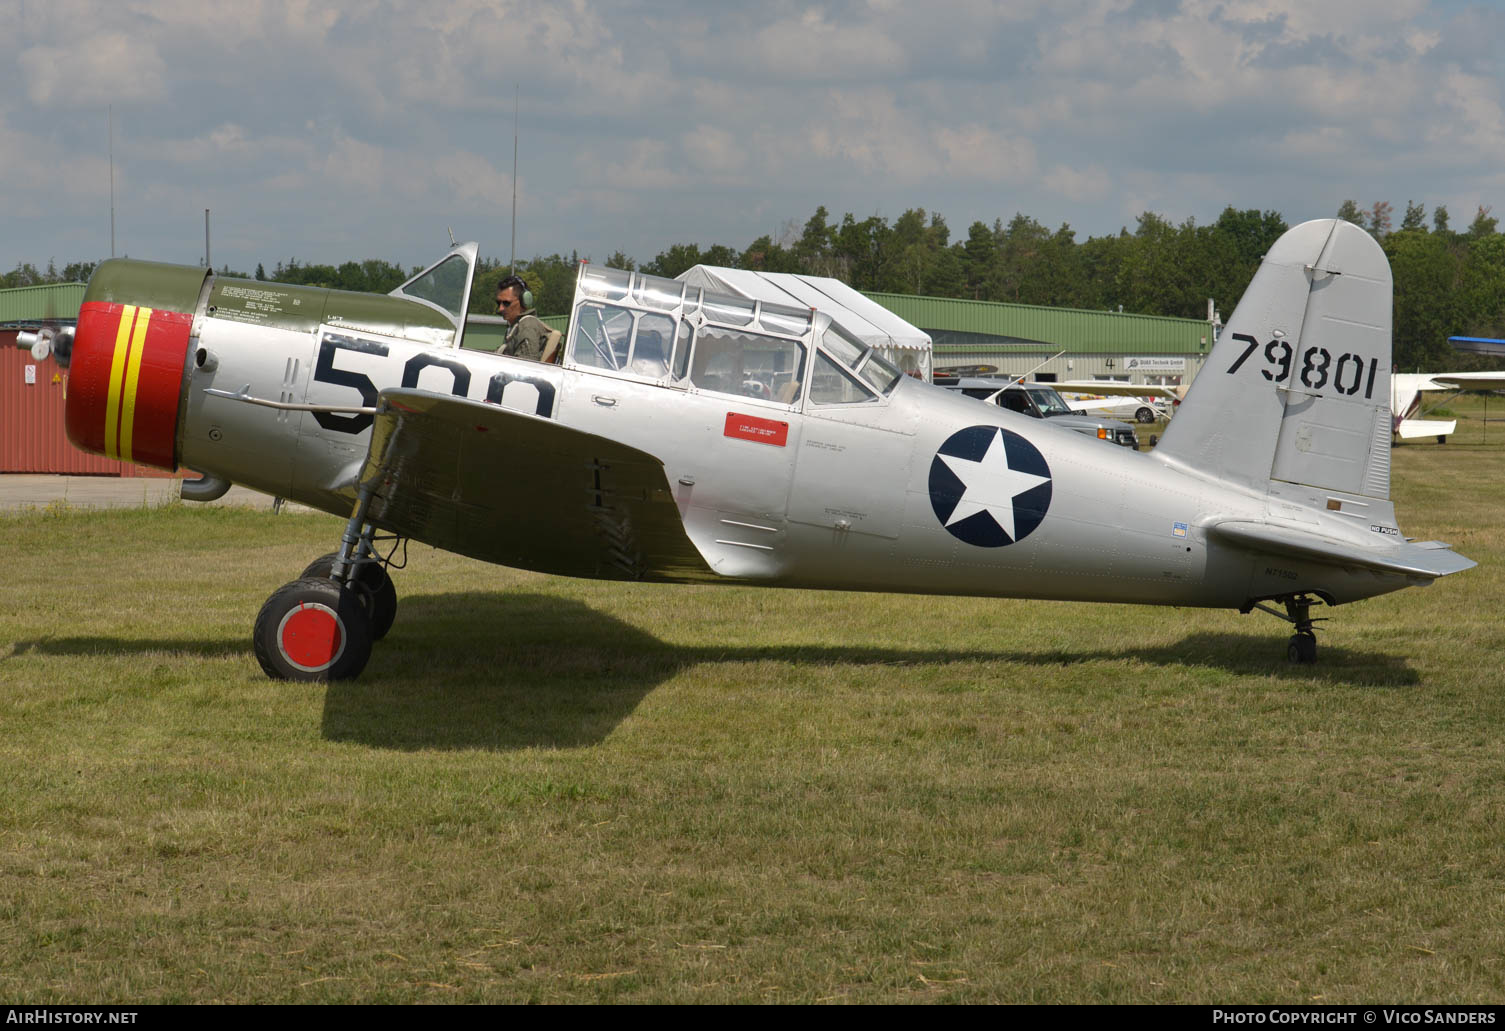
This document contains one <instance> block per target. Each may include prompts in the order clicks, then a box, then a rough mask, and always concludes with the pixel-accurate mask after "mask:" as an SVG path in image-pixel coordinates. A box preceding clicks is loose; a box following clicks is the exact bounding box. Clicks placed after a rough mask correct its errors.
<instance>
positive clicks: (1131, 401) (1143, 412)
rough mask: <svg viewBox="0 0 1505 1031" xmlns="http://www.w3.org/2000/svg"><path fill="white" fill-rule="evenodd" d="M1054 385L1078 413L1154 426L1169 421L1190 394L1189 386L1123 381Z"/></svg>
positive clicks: (1091, 381)
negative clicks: (1166, 385)
mask: <svg viewBox="0 0 1505 1031" xmlns="http://www.w3.org/2000/svg"><path fill="white" fill-rule="evenodd" d="M1051 386H1053V387H1055V388H1056V390H1057V391H1058V392H1059V393H1060V394H1061V396H1062V397H1063V398H1065V399H1066V403H1067V404H1068V405H1070V406H1071V410H1072V411H1074V412H1102V413H1104V414H1107V415H1111V416H1112V417H1113V418H1115V419H1132V420H1133V421H1135V422H1139V423H1151V422H1154V421H1155V420H1157V419H1169V418H1170V417H1171V415H1172V414H1174V410H1175V406H1176V405H1179V404H1180V403H1181V398H1182V397H1184V396H1185V394H1186V388H1185V387H1179V386H1177V387H1163V386H1156V385H1153V384H1149V383H1124V382H1121V381H1119V380H1095V379H1084V380H1068V381H1066V382H1064V383H1061V382H1057V383H1052V384H1051Z"/></svg>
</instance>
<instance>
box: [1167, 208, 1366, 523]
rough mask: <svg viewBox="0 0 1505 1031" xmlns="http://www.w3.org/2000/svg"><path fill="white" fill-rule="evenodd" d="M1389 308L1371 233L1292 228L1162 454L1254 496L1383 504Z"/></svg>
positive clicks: (1326, 223) (1269, 257) (1335, 227)
mask: <svg viewBox="0 0 1505 1031" xmlns="http://www.w3.org/2000/svg"><path fill="white" fill-rule="evenodd" d="M1390 310H1391V277H1390V264H1389V262H1388V261H1386V259H1385V254H1384V252H1383V251H1382V250H1381V249H1380V246H1379V244H1378V243H1376V242H1375V241H1374V239H1373V238H1372V237H1370V236H1369V234H1368V233H1366V232H1364V230H1362V229H1360V228H1359V227H1358V226H1356V225H1353V224H1352V223H1350V222H1345V221H1342V220H1338V219H1322V220H1318V221H1313V222H1305V223H1303V224H1301V225H1299V226H1296V227H1295V228H1293V229H1291V230H1289V231H1288V232H1287V233H1286V234H1285V235H1284V236H1282V237H1281V238H1280V239H1279V240H1277V241H1276V242H1275V245H1274V246H1273V247H1271V248H1270V252H1269V253H1268V254H1266V255H1265V259H1264V261H1263V262H1262V263H1261V265H1260V268H1259V271H1258V272H1256V273H1255V276H1254V279H1253V280H1252V281H1251V282H1250V284H1249V288H1248V290H1246V291H1245V292H1244V296H1243V297H1242V298H1241V299H1240V301H1239V304H1238V307H1237V309H1236V310H1235V311H1234V313H1233V317H1232V318H1231V319H1229V321H1228V325H1227V326H1226V327H1225V328H1224V330H1223V333H1222V334H1221V335H1220V336H1219V338H1218V342H1217V344H1216V345H1215V346H1214V347H1213V349H1212V353H1211V354H1210V355H1209V356H1208V359H1207V363H1206V365H1205V366H1204V367H1203V369H1202V372H1201V374H1200V375H1198V377H1197V379H1196V381H1195V382H1194V383H1193V384H1192V387H1191V389H1190V390H1189V391H1188V393H1187V397H1186V401H1185V402H1184V403H1183V404H1182V405H1181V408H1180V411H1179V412H1178V413H1177V414H1176V417H1175V419H1174V420H1172V422H1171V425H1170V426H1169V427H1168V428H1167V429H1166V433H1165V437H1164V439H1163V440H1162V441H1161V443H1160V445H1159V447H1157V448H1156V450H1155V454H1156V455H1158V456H1160V458H1161V460H1163V461H1168V462H1170V463H1172V464H1175V465H1179V466H1183V467H1186V468H1189V469H1192V470H1195V471H1197V472H1200V473H1204V474H1208V475H1212V476H1214V477H1217V478H1219V479H1224V480H1231V481H1234V482H1240V483H1244V484H1247V485H1249V486H1252V487H1255V488H1265V487H1266V486H1272V484H1271V481H1278V482H1279V483H1284V484H1291V485H1295V486H1296V487H1298V488H1301V487H1304V488H1309V489H1310V491H1311V492H1313V494H1314V495H1315V493H1317V492H1323V491H1327V492H1338V493H1342V494H1347V495H1353V496H1360V497H1368V498H1374V499H1377V500H1385V499H1388V497H1389V493H1390V368H1391V356H1390V318H1391V314H1390ZM1280 493H1283V494H1284V493H1287V492H1286V491H1284V490H1281V491H1280ZM1296 493H1306V492H1304V491H1299V490H1298V491H1297V492H1296ZM1314 500H1315V497H1314Z"/></svg>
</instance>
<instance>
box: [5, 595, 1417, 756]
mask: <svg viewBox="0 0 1505 1031" xmlns="http://www.w3.org/2000/svg"><path fill="white" fill-rule="evenodd" d="M1268 629H1270V628H1264V627H1262V628H1261V630H1268ZM1278 645H1279V640H1278V638H1277V637H1276V636H1275V635H1272V634H1270V633H1268V632H1251V633H1248V634H1234V633H1197V634H1191V635H1189V636H1187V637H1184V638H1182V639H1181V640H1180V641H1178V642H1176V643H1174V644H1171V645H1165V646H1160V647H1137V648H1136V647H1132V646H1130V647H1124V648H1113V649H1085V650H1053V651H1026V650H1022V649H1019V648H1016V647H1003V648H976V649H970V650H966V651H954V650H947V649H943V648H933V647H932V648H925V647H892V646H886V645H882V644H871V643H866V642H863V643H856V644H852V645H843V646H829V645H800V644H768V645H750V646H749V645H742V646H730V647H719V646H710V647H708V646H698V647H690V646H683V645H676V644H671V643H668V642H665V641H663V640H661V639H659V638H658V637H655V636H654V635H653V634H651V633H649V632H647V631H645V630H643V629H641V628H640V627H637V626H634V625H632V624H630V623H626V622H624V621H622V620H620V619H617V618H616V617H615V616H611V615H608V614H606V613H603V612H599V611H597V610H595V609H593V608H591V607H590V606H588V605H586V604H584V603H582V602H579V601H574V600H571V599H565V598H558V597H553V596H549V595H542V594H525V593H508V594H487V593H478V592H461V593H457V594H443V595H416V596H410V597H408V598H405V599H403V600H402V602H401V605H400V608H399V611H398V617H397V622H396V624H395V625H394V626H393V629H392V632H391V634H389V635H388V637H387V638H386V640H385V641H383V642H382V643H381V644H380V645H379V646H378V647H377V649H376V652H375V654H374V655H373V656H372V659H371V663H370V665H369V666H368V667H367V668H366V671H365V673H364V674H362V676H361V677H360V678H359V679H357V680H346V681H336V682H334V683H331V684H328V685H326V686H325V688H324V691H325V702H324V716H323V726H322V731H323V735H324V737H325V738H327V739H329V740H339V741H353V742H360V743H362V744H367V745H371V746H374V747H380V748H396V749H421V748H492V749H500V750H507V749H514V748H527V747H540V746H541V747H551V748H572V747H580V746H585V745H591V744H596V743H598V742H600V741H602V740H604V739H605V738H606V736H607V735H608V734H610V733H611V731H612V730H613V729H615V728H616V727H617V726H618V725H619V724H620V723H621V722H622V721H623V720H624V719H626V718H627V717H628V716H630V715H631V714H632V712H633V711H634V710H635V709H636V708H637V706H638V705H639V703H640V702H641V701H642V700H643V698H644V697H646V696H647V695H648V693H649V692H650V691H652V690H653V689H654V688H655V687H657V686H658V685H659V684H661V683H663V682H664V681H665V680H668V679H669V678H671V677H673V676H675V675H676V674H678V673H679V672H680V671H682V670H684V669H686V668H689V667H692V666H696V665H701V664H705V663H715V662H748V663H752V662H766V661H774V662H789V663H802V664H816V665H831V666H853V667H862V666H895V665H900V666H902V665H933V664H937V663H1001V664H1006V665H1018V666H1066V665H1070V664H1074V663H1078V662H1085V661H1092V660H1124V659H1130V660H1138V661H1139V662H1142V663H1145V664H1146V665H1149V666H1154V667H1172V666H1188V665H1190V666H1208V667H1213V668H1216V669H1221V670H1223V671H1225V672H1228V673H1232V674H1235V675H1248V676H1260V677H1269V676H1272V675H1274V676H1277V677H1286V678H1289V679H1291V680H1300V681H1304V682H1309V683H1310V682H1316V683H1323V684H1330V685H1332V686H1335V687H1337V686H1351V687H1404V686H1414V685H1416V684H1419V683H1420V677H1419V676H1418V675H1417V674H1416V672H1415V671H1414V670H1413V669H1411V668H1410V666H1409V665H1408V659H1407V658H1406V657H1405V656H1402V655H1394V654H1375V653H1372V652H1358V651H1354V650H1352V649H1346V648H1343V647H1335V646H1333V645H1331V644H1327V643H1324V648H1323V654H1322V661H1321V663H1319V664H1317V665H1315V666H1310V665H1308V666H1301V667H1287V666H1286V664H1285V663H1284V662H1283V661H1277V659H1276V656H1277V655H1278V654H1279V650H1278ZM249 651H250V643H249V642H248V641H246V640H244V639H242V638H240V637H235V638H224V639H201V640H193V639H181V638H180V639H173V638H167V639H125V638H110V637H54V638H40V639H37V640H31V641H20V642H17V643H16V644H15V645H14V647H13V648H12V651H11V655H24V654H28V653H32V652H36V653H40V654H44V655H97V656H100V657H108V656H112V655H113V656H121V655H137V654H143V653H147V652H167V653H176V654H180V655H181V654H186V655H195V656H200V657H203V658H205V659H220V658H229V657H234V656H238V655H246V656H247V657H248V658H249ZM0 661H3V660H0ZM1152 675H1153V674H1152ZM280 689H282V690H289V691H295V690H308V689H309V688H301V687H299V686H298V685H296V684H286V685H281V686H280Z"/></svg>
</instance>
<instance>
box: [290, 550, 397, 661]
mask: <svg viewBox="0 0 1505 1031" xmlns="http://www.w3.org/2000/svg"><path fill="white" fill-rule="evenodd" d="M339 557H340V553H339V552H337V551H331V552H330V553H329V554H328V555H320V556H319V557H318V558H316V559H314V560H313V561H312V562H310V563H309V564H308V568H307V569H305V570H303V579H305V580H307V579H310V578H312V579H315V580H328V579H329V578H330V577H331V576H332V575H333V574H334V560H335V559H337V558H339ZM360 568H361V577H360V580H359V582H358V583H357V584H356V586H357V588H359V591H358V593H359V594H360V596H361V604H362V605H364V606H365V607H366V614H367V615H368V616H370V617H371V639H372V640H373V641H380V640H381V639H382V638H383V637H386V636H387V631H388V630H391V629H392V623H393V621H394V620H396V619H397V587H396V585H395V584H393V583H392V578H391V577H390V576H388V575H387V571H386V569H384V568H383V567H382V566H381V565H380V564H378V563H376V562H367V563H364V564H363V565H362V566H361V567H360Z"/></svg>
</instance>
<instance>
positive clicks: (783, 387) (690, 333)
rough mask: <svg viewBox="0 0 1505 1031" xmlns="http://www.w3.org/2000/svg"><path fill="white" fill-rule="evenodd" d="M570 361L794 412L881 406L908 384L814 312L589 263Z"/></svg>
mask: <svg viewBox="0 0 1505 1031" xmlns="http://www.w3.org/2000/svg"><path fill="white" fill-rule="evenodd" d="M572 326H573V329H572V332H571V340H570V349H569V353H568V357H567V360H568V361H570V362H572V363H573V364H575V365H577V366H582V367H587V368H594V369H598V370H601V371H603V372H606V373H609V374H613V375H622V376H628V377H632V378H638V379H645V380H651V381H654V382H658V383H661V384H663V385H665V386H676V387H694V388H696V389H698V390H705V391H713V392H715V393H720V394H730V395H733V396H740V397H748V398H757V399H759V400H764V401H770V402H773V403H777V404H787V405H794V404H796V403H798V402H799V401H801V400H802V399H803V398H804V397H805V396H806V395H808V399H809V400H810V401H812V402H814V403H816V404H866V403H875V402H877V401H878V400H879V399H880V398H881V397H884V396H886V395H887V394H888V393H889V392H891V391H892V390H893V388H894V386H895V385H896V384H897V383H898V381H899V380H900V378H902V373H900V372H899V370H898V369H896V368H894V367H893V365H892V364H890V363H889V362H888V361H887V360H886V359H884V358H883V356H882V355H880V354H878V353H877V352H876V351H875V350H874V349H873V348H871V347H869V346H867V345H866V344H863V343H862V342H860V341H858V340H856V339H854V338H853V337H852V336H851V335H850V334H848V333H846V332H845V331H844V330H842V328H841V327H840V326H838V325H836V324H835V323H833V322H832V321H831V320H830V319H829V318H828V317H826V316H824V315H821V314H820V313H818V312H816V311H815V310H814V309H810V308H795V307H789V306H785V305H779V304H773V303H769V302H766V301H760V300H752V299H748V298H744V297H736V296H731V295H724V294H713V293H709V292H707V291H705V290H703V289H701V288H700V287H697V286H692V285H690V284H688V283H684V282H681V281H679V280H674V279H662V278H660V277H658V276H650V275H646V274H644V273H639V272H629V271H624V270H619V269H612V268H604V267H600V266H594V265H583V266H582V267H581V270H580V278H579V280H578V282H577V284H576V288H575V308H574V317H573V319H572Z"/></svg>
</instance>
